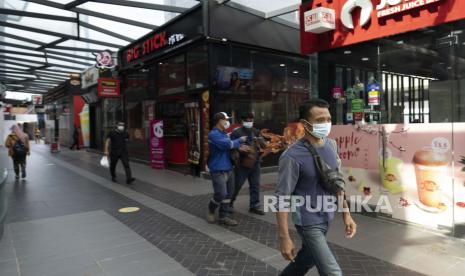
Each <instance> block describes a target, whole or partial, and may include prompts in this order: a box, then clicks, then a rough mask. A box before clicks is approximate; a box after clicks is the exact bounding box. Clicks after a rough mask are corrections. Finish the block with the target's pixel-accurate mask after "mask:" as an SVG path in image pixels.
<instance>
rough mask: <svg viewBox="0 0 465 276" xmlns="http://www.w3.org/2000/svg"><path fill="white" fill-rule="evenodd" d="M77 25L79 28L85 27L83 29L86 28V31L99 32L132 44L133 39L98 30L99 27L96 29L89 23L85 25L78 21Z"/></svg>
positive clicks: (102, 29) (101, 29) (105, 30)
mask: <svg viewBox="0 0 465 276" xmlns="http://www.w3.org/2000/svg"><path fill="white" fill-rule="evenodd" d="M79 25H80V26H81V27H85V28H88V29H91V30H94V31H97V32H99V33H104V34H107V35H110V36H113V37H116V38H119V39H121V40H125V41H127V42H132V41H134V39H132V38H130V37H127V36H124V35H121V34H117V33H114V32H112V31H109V30H107V29H104V28H100V27H98V26H95V25H92V24H89V23H87V22H83V21H79Z"/></svg>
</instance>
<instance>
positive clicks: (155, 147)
mask: <svg viewBox="0 0 465 276" xmlns="http://www.w3.org/2000/svg"><path fill="white" fill-rule="evenodd" d="M163 136H164V134H163V121H162V120H152V121H150V164H151V166H152V168H154V169H159V170H162V169H164V168H165V141H164V138H163Z"/></svg>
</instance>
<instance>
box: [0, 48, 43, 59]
mask: <svg viewBox="0 0 465 276" xmlns="http://www.w3.org/2000/svg"><path fill="white" fill-rule="evenodd" d="M0 53H5V54H14V55H24V56H29V57H39V58H45V54H32V53H25V52H18V51H11V50H3V49H0Z"/></svg>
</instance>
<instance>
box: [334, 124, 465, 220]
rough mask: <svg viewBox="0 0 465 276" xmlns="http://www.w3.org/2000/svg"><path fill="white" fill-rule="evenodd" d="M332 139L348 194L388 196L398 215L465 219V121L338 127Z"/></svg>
mask: <svg viewBox="0 0 465 276" xmlns="http://www.w3.org/2000/svg"><path fill="white" fill-rule="evenodd" d="M331 138H333V139H335V140H336V142H337V144H338V148H339V156H340V158H341V160H342V165H343V169H342V171H343V173H344V174H345V176H346V185H347V186H346V191H347V193H348V194H350V195H360V196H362V197H366V196H371V197H370V198H366V199H367V200H368V204H371V205H373V206H376V205H377V204H378V203H379V202H380V200H382V199H383V198H384V199H386V200H388V201H389V203H390V205H391V207H392V210H391V211H386V212H387V213H389V215H390V216H392V218H394V219H399V220H404V221H409V222H413V223H417V224H422V225H428V226H431V227H452V226H453V224H454V223H455V224H460V223H465V144H464V143H460V141H463V140H464V139H465V123H454V124H452V123H437V124H410V125H403V124H384V125H363V126H360V127H359V126H352V125H350V126H349V125H348V126H334V127H333V128H332V131H331ZM454 141H456V142H455V143H453V142H454ZM457 141H458V142H457Z"/></svg>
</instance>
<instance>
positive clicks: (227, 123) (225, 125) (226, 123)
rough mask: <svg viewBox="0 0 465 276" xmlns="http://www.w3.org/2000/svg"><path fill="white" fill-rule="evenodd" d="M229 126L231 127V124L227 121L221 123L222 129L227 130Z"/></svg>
mask: <svg viewBox="0 0 465 276" xmlns="http://www.w3.org/2000/svg"><path fill="white" fill-rule="evenodd" d="M230 126H231V123H230V122H229V121H228V120H226V121H224V123H223V127H224V129H228V128H229V127H230Z"/></svg>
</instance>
